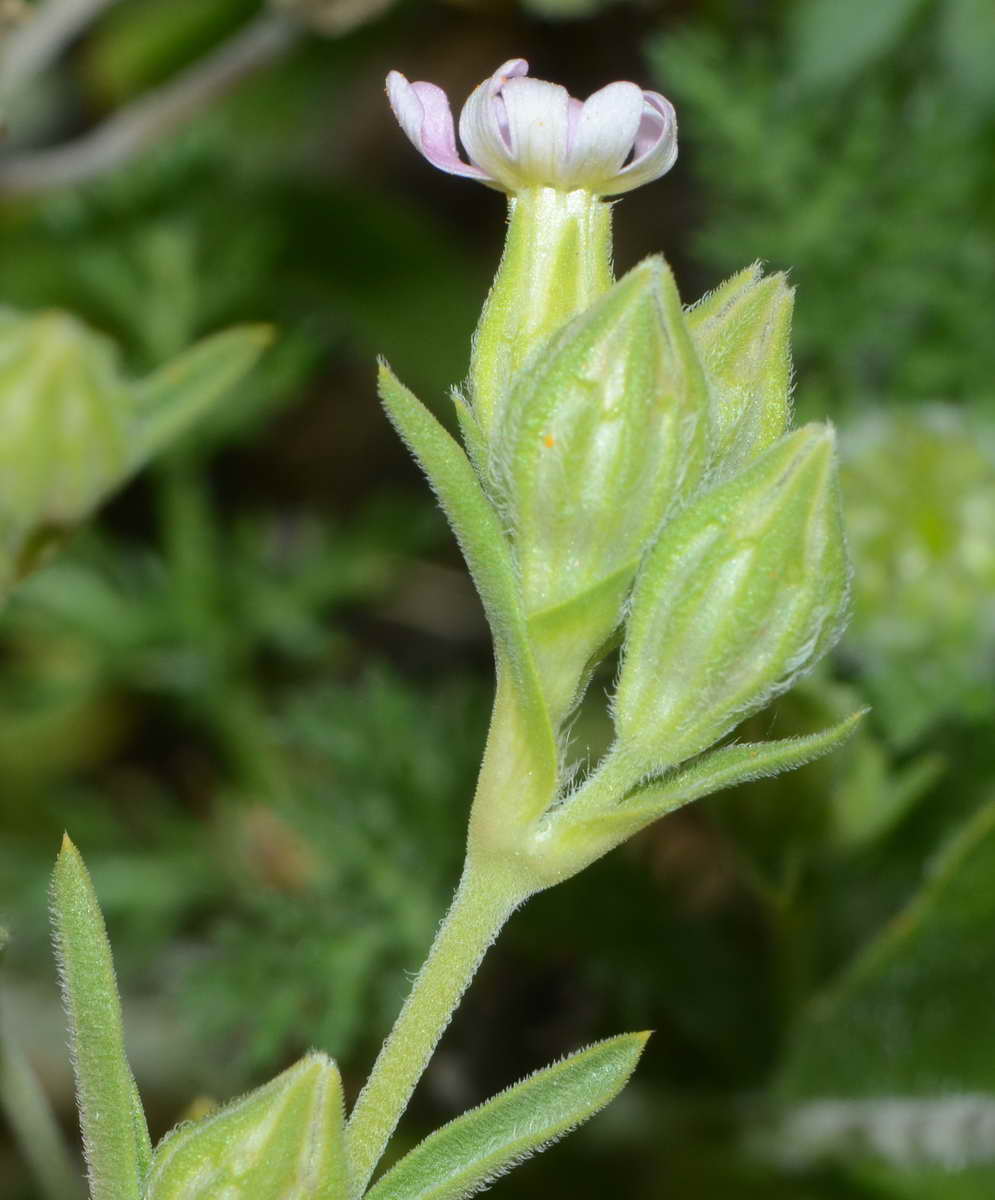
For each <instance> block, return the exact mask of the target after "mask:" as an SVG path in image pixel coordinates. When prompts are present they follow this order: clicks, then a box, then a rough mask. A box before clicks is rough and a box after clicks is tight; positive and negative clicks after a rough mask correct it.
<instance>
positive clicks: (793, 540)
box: [613, 425, 849, 773]
mask: <svg viewBox="0 0 995 1200" xmlns="http://www.w3.org/2000/svg"><path fill="white" fill-rule="evenodd" d="M848 598H849V565H848V562H847V557H846V547H845V543H844V538H843V530H842V519H841V515H840V507H839V496H838V485H837V478H836V462H835V454H834V442H833V436H832V431H831V430H830V429H828V428H827V427H825V426H819V425H808V426H806V427H804V428H803V429H799V430H797V431H796V432H794V433H792V434H788V435H787V436H785V437H783V438H782V439H781V440H780V441H779V442H777V443H776V444H775V445H774V446H772V447H770V449H768V450H767V451H765V452H764V453H763V454H762V455H761V456H760V457H759V458H758V459H757V460H756V461H755V462H754V463H752V464H751V465H750V466H749V467H747V468H746V469H745V470H743V471H741V472H740V473H739V474H738V475H736V476H734V477H733V478H732V479H731V480H728V481H726V482H725V483H723V484H720V485H719V486H717V487H714V488H712V489H711V490H710V491H709V492H707V493H705V494H704V495H702V496H700V497H699V498H698V499H697V500H696V501H695V502H694V503H693V504H692V505H690V506H689V507H688V508H686V509H685V510H684V511H683V512H682V513H680V514H679V515H678V516H677V517H675V518H674V519H673V520H672V521H671V522H670V523H669V524H668V525H667V526H666V527H665V529H664V531H663V533H662V535H661V536H660V538H659V540H658V542H657V544H656V546H655V547H654V548H653V549H652V550H651V551H650V553H649V555H648V556H647V558H646V559H645V561H644V563H643V565H642V567H641V568H640V574H639V576H638V578H637V581H636V586H635V589H634V591H633V597H632V601H631V604H630V607H629V616H628V621H627V632H626V644H625V649H624V652H623V661H622V669H621V672H620V675H619V684H618V690H617V692H616V695H615V700H614V710H613V711H614V718H615V726H616V729H617V731H618V737H619V741H620V744H621V750H622V753H623V754H624V755H625V756H626V757H627V758H628V759H629V761H630V762H631V763H632V764H633V766H634V769H635V770H637V771H642V772H644V773H649V772H651V771H658V770H662V769H663V768H665V767H667V766H676V765H677V764H678V763H681V762H684V761H685V760H686V759H689V758H691V757H693V756H694V755H696V754H700V753H701V752H702V751H703V750H706V749H707V748H708V747H709V746H711V745H712V744H713V743H715V742H717V741H718V740H719V739H720V738H722V737H724V736H725V735H726V734H727V733H728V732H730V730H732V729H733V728H734V727H735V726H736V725H737V724H739V723H740V721H742V720H744V719H745V718H746V717H747V716H749V715H750V714H751V713H753V712H756V711H758V710H759V709H760V708H762V707H763V706H764V705H765V704H767V703H768V702H769V701H770V700H771V699H773V698H774V697H775V696H777V695H779V694H780V693H781V692H782V691H784V690H785V689H786V688H788V687H790V686H791V684H792V683H793V682H794V681H795V680H796V679H797V678H798V677H799V676H800V675H801V674H803V673H804V672H805V671H806V670H808V669H809V668H811V667H812V666H813V665H814V664H815V662H817V661H818V659H819V658H821V657H822V655H823V654H825V653H826V652H827V651H828V650H829V649H831V647H832V646H833V645H834V644H835V642H836V640H837V639H838V637H839V635H840V634H841V632H842V630H843V626H844V624H845V620H846V616H847V610H848Z"/></svg>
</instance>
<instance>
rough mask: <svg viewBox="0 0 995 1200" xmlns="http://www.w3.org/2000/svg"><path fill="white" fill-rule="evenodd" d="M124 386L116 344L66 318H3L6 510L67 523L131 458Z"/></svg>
mask: <svg viewBox="0 0 995 1200" xmlns="http://www.w3.org/2000/svg"><path fill="white" fill-rule="evenodd" d="M127 420H128V389H127V385H126V384H125V382H124V380H123V379H122V377H121V372H120V367H119V363H118V357H117V351H116V348H115V347H114V345H113V344H112V343H111V342H110V341H108V340H107V339H106V338H104V337H101V336H100V335H99V334H95V333H92V332H91V331H90V330H88V329H87V328H86V327H85V326H84V325H82V324H81V323H80V322H79V321H76V320H74V319H73V318H72V317H70V316H68V315H66V314H65V313H59V312H46V313H41V314H39V315H38V316H29V317H25V316H21V315H20V314H18V313H14V312H11V311H10V310H7V311H5V312H2V313H0V429H2V437H0V511H2V513H3V516H4V518H5V522H7V523H10V524H13V525H17V526H22V527H23V526H31V525H34V524H38V523H42V522H43V523H45V524H48V525H55V526H68V525H73V524H75V523H76V522H78V521H79V520H80V519H81V518H82V517H83V516H84V515H85V514H86V513H87V512H88V511H89V510H90V508H91V507H92V506H93V504H94V503H95V501H96V499H97V497H98V496H99V495H100V494H101V492H102V491H103V489H104V487H105V485H106V481H107V479H109V478H110V479H116V478H119V477H120V476H121V474H122V473H123V472H124V470H125V468H126V464H127V461H128V434H127Z"/></svg>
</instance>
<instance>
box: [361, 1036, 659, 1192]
mask: <svg viewBox="0 0 995 1200" xmlns="http://www.w3.org/2000/svg"><path fill="white" fill-rule="evenodd" d="M648 1037H649V1034H646V1033H629V1034H623V1035H622V1036H620V1037H616V1038H610V1039H608V1040H607V1041H604V1042H597V1043H596V1044H595V1045H593V1046H589V1047H588V1048H587V1049H586V1050H581V1051H580V1052H579V1053H578V1054H572V1055H571V1056H570V1057H569V1058H566V1059H564V1060H563V1061H562V1062H559V1063H556V1064H555V1065H554V1066H552V1067H547V1068H546V1069H545V1070H544V1071H537V1072H536V1073H535V1074H534V1075H530V1076H529V1077H528V1078H527V1079H523V1080H522V1081H521V1082H520V1083H516V1084H515V1085H514V1086H513V1087H510V1088H508V1090H507V1091H504V1092H501V1093H499V1094H498V1095H497V1096H495V1097H494V1098H493V1099H491V1100H488V1101H487V1102H486V1103H485V1104H481V1105H480V1107H479V1108H474V1109H472V1110H471V1111H470V1112H468V1113H464V1114H463V1116H461V1117H457V1118H456V1120H455V1121H450V1122H449V1124H448V1125H444V1126H443V1127H442V1128H441V1129H439V1130H437V1131H436V1132H435V1133H433V1134H431V1136H429V1137H427V1138H426V1139H425V1141H423V1142H422V1143H421V1144H420V1145H419V1146H416V1147H415V1148H414V1150H412V1151H411V1152H410V1153H409V1154H407V1155H405V1156H404V1158H402V1159H401V1161H400V1162H399V1163H397V1165H396V1166H394V1167H392V1168H391V1170H389V1171H388V1172H387V1174H386V1175H384V1177H383V1178H382V1179H381V1180H380V1181H379V1182H378V1183H377V1184H376V1185H375V1186H374V1187H373V1188H372V1190H371V1191H370V1192H369V1193H368V1194H367V1196H368V1200H458V1198H459V1197H462V1196H471V1195H473V1193H474V1192H477V1191H480V1190H481V1189H482V1188H484V1187H486V1186H487V1184H488V1183H490V1182H491V1180H493V1179H495V1178H496V1177H497V1176H498V1175H501V1174H504V1173H505V1172H506V1171H508V1170H510V1169H511V1168H512V1167H514V1166H517V1165H518V1164H519V1163H520V1162H522V1161H523V1160H524V1159H526V1158H528V1157H529V1156H530V1155H532V1154H536V1153H538V1152H539V1151H540V1150H543V1149H545V1148H546V1146H548V1145H549V1144H550V1143H551V1142H554V1141H556V1140H557V1139H558V1138H560V1137H562V1136H563V1135H564V1134H565V1133H569V1132H570V1130H571V1129H574V1128H575V1127H576V1126H577V1125H580V1124H581V1123H582V1122H583V1121H586V1120H588V1119H589V1118H590V1117H593V1116H594V1114H595V1113H596V1112H598V1111H599V1109H602V1108H604V1106H605V1105H606V1104H607V1103H608V1102H609V1101H610V1100H613V1099H614V1098H615V1096H617V1095H618V1093H619V1092H620V1091H621V1090H622V1088H623V1087H624V1086H625V1084H626V1082H627V1081H628V1079H629V1076H630V1075H631V1074H632V1072H633V1071H634V1070H635V1067H636V1063H637V1062H638V1061H639V1056H640V1054H642V1051H643V1047H644V1046H645V1044H646V1040H647V1038H648Z"/></svg>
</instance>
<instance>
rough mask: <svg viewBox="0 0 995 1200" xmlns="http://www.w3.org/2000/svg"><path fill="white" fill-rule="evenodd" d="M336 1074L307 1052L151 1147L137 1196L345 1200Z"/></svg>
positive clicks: (211, 1199) (154, 1199) (324, 1060)
mask: <svg viewBox="0 0 995 1200" xmlns="http://www.w3.org/2000/svg"><path fill="white" fill-rule="evenodd" d="M343 1128H344V1112H343V1105H342V1081H341V1079H340V1077H339V1072H338V1068H337V1067H336V1066H335V1063H334V1062H332V1060H331V1059H330V1058H328V1057H326V1056H325V1055H324V1054H318V1053H312V1054H308V1055H307V1056H305V1057H304V1058H302V1059H301V1060H300V1062H298V1063H295V1064H294V1066H292V1067H290V1068H289V1069H288V1070H286V1071H284V1072H283V1074H282V1075H278V1076H277V1077H276V1078H275V1079H272V1080H270V1082H269V1083H267V1084H264V1085H263V1086H262V1087H260V1088H257V1089H256V1090H255V1091H254V1092H250V1093H249V1094H248V1095H247V1096H243V1097H242V1099H241V1100H236V1101H235V1102H234V1103H232V1104H229V1105H227V1106H226V1107H225V1108H222V1109H219V1110H218V1111H217V1112H214V1113H212V1114H211V1115H210V1116H208V1117H204V1118H203V1119H202V1120H200V1121H195V1122H193V1123H191V1124H188V1125H180V1126H179V1127H178V1128H176V1129H175V1130H173V1132H172V1133H170V1134H168V1135H167V1136H166V1137H165V1138H164V1139H163V1140H162V1141H161V1142H160V1143H159V1145H158V1146H157V1147H156V1152H155V1158H154V1160H153V1163H152V1170H151V1172H150V1173H149V1180H148V1188H147V1190H146V1192H145V1200H234V1198H236V1197H237V1198H239V1200H241V1198H242V1197H245V1200H287V1197H291V1196H295V1197H301V1200H345V1198H346V1197H347V1196H348V1195H349V1189H348V1180H347V1175H346V1157H345V1146H344V1141H343Z"/></svg>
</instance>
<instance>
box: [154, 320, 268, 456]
mask: <svg viewBox="0 0 995 1200" xmlns="http://www.w3.org/2000/svg"><path fill="white" fill-rule="evenodd" d="M272 338H273V331H272V329H271V328H270V327H269V326H268V325H244V326H240V327H237V328H235V329H227V330H225V331H224V332H223V333H217V334H215V335H214V336H213V337H208V338H205V339H204V340H203V341H202V342H198V343H197V344H196V345H195V346H192V347H191V348H190V349H189V350H186V351H184V352H183V353H182V354H180V355H178V356H177V357H176V358H174V359H173V360H172V362H169V363H167V364H166V365H165V366H164V367H160V368H159V370H158V371H156V372H154V374H152V375H149V376H148V377H147V378H146V379H144V380H142V381H141V383H139V384H137V385H136V386H135V397H134V410H133V417H132V420H133V427H132V438H133V443H132V447H131V466H132V468H135V467H138V466H141V465H142V463H144V462H147V461H148V460H149V459H150V458H152V457H154V455H156V454H157V453H158V452H159V451H160V450H162V449H163V448H164V447H165V446H167V445H168V444H169V443H170V442H172V441H173V440H175V439H176V438H177V437H179V436H180V434H182V433H183V432H184V431H185V430H186V429H188V428H189V427H190V426H191V425H193V424H194V422H195V421H196V420H197V419H198V418H199V417H201V416H202V415H203V414H204V413H206V412H207V411H208V410H209V409H210V408H211V407H212V406H213V405H214V404H216V403H217V402H218V400H220V399H221V398H222V397H223V396H224V395H225V393H226V392H227V391H228V390H229V389H230V388H232V387H233V386H234V385H235V384H236V383H237V382H238V381H239V380H240V379H241V378H242V377H243V376H244V375H246V374H247V373H248V372H249V371H250V370H251V369H252V367H253V366H254V365H255V363H256V360H257V359H258V358H259V355H260V354H261V353H262V352H263V350H265V348H266V347H267V346H268V345H269V344H270V342H271V341H272Z"/></svg>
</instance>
